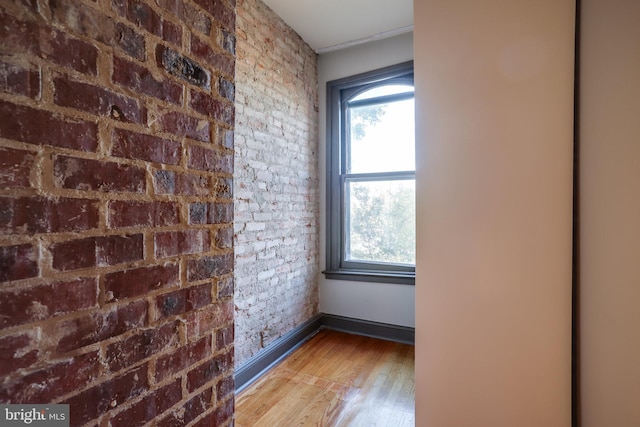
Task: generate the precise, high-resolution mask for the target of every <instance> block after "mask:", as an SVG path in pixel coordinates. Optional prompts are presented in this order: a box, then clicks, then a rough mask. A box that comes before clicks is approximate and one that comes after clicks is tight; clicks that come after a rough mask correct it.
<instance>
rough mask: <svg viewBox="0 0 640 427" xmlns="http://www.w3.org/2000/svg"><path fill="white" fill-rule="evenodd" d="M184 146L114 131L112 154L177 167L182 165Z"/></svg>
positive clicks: (170, 141) (157, 138) (151, 137)
mask: <svg viewBox="0 0 640 427" xmlns="http://www.w3.org/2000/svg"><path fill="white" fill-rule="evenodd" d="M181 149H182V145H181V144H180V143H179V142H176V141H172V140H170V139H165V138H159V137H157V136H152V135H147V134H144V133H137V132H131V131H128V130H125V129H117V128H116V129H114V130H113V133H112V148H111V154H113V155H114V156H117V157H124V158H127V159H140V160H146V161H148V162H155V163H164V164H168V165H177V164H178V163H180V158H181Z"/></svg>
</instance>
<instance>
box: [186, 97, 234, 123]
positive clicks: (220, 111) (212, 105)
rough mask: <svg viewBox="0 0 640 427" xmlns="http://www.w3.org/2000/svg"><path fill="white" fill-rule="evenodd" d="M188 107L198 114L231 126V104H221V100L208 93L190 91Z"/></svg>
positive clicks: (232, 114)
mask: <svg viewBox="0 0 640 427" xmlns="http://www.w3.org/2000/svg"><path fill="white" fill-rule="evenodd" d="M189 106H190V107H191V108H193V109H194V110H195V111H197V112H198V113H200V114H204V115H207V116H209V117H211V118H212V119H215V120H218V121H221V122H223V123H226V124H228V125H230V126H233V122H234V108H233V104H228V103H226V102H223V101H222V100H220V99H218V98H216V97H214V96H212V95H211V94H210V93H205V92H198V91H195V90H192V91H191V101H190V102H189Z"/></svg>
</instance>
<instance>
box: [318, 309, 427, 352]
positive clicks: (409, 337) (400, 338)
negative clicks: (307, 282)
mask: <svg viewBox="0 0 640 427" xmlns="http://www.w3.org/2000/svg"><path fill="white" fill-rule="evenodd" d="M322 327H323V328H326V329H333V330H336V331H342V332H348V333H350V334H357V335H364V336H367V337H373V338H379V339H383V340H387V341H395V342H401V343H403V344H410V345H414V344H415V340H416V338H415V336H416V332H415V328H410V327H408V326H398V325H390V324H387V323H380V322H373V321H370V320H362V319H353V318H351V317H343V316H336V315H334V314H323V315H322Z"/></svg>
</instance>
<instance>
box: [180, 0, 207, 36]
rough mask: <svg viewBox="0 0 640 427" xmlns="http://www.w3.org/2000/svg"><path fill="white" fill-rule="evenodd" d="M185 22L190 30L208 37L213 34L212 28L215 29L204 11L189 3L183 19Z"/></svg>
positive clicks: (185, 7)
mask: <svg viewBox="0 0 640 427" xmlns="http://www.w3.org/2000/svg"><path fill="white" fill-rule="evenodd" d="M182 19H183V20H184V22H185V23H186V24H187V25H188V26H189V28H191V29H193V30H196V31H198V32H200V33H202V34H203V35H205V36H206V37H209V36H210V34H211V28H212V27H213V25H212V23H211V19H210V18H209V17H208V16H207V15H205V14H204V13H202V11H201V10H200V9H198V8H196V7H194V6H192V5H191V4H189V3H185V5H184V15H183V17H182Z"/></svg>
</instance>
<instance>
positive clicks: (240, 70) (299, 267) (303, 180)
mask: <svg viewBox="0 0 640 427" xmlns="http://www.w3.org/2000/svg"><path fill="white" fill-rule="evenodd" d="M258 22H259V23H260V25H255V23H258ZM237 27H238V31H239V33H242V32H244V33H245V34H246V35H247V38H246V39H244V38H240V37H239V38H238V39H237V46H236V50H237V57H238V61H237V64H236V124H235V153H236V155H235V164H234V169H235V173H234V195H235V204H234V206H235V223H234V232H235V233H236V237H235V239H234V245H235V253H236V266H235V277H236V280H235V289H236V291H235V296H234V297H235V303H236V305H237V306H238V307H240V308H241V310H242V312H241V313H238V316H237V321H236V329H235V351H236V355H235V358H236V364H237V365H238V366H240V365H241V364H242V363H243V362H245V361H246V360H247V359H249V358H250V357H251V356H253V355H254V354H256V353H257V352H258V351H259V350H260V348H261V347H260V345H261V339H260V332H261V331H266V332H265V333H266V334H267V339H266V340H265V341H264V342H263V343H268V342H272V341H273V340H274V339H277V338H278V337H280V336H282V335H283V334H285V333H287V332H288V331H290V330H291V329H293V328H294V327H296V326H298V325H300V324H301V323H303V322H304V321H306V320H308V319H309V318H311V317H312V316H314V315H315V314H317V312H318V289H317V279H318V274H319V271H318V265H319V261H318V256H319V255H318V236H317V235H318V232H319V226H318V224H319V220H318V215H319V199H318V198H319V191H318V187H319V181H318V178H319V173H318V166H317V162H318V158H317V154H318V141H317V139H318V129H317V105H318V93H317V88H318V82H317V57H316V55H315V53H314V52H313V51H312V50H311V48H309V46H307V45H306V44H305V43H304V42H303V41H302V40H301V39H300V37H299V36H298V35H297V34H295V32H294V31H293V30H291V29H290V28H288V27H287V26H286V24H284V23H283V22H282V21H281V20H280V18H278V17H277V16H276V15H275V14H274V13H273V12H272V11H271V10H270V9H268V8H267V7H266V6H265V5H264V4H263V3H262V2H260V1H259V0H244V1H243V2H238V5H237ZM265 39H269V40H271V41H272V42H273V44H269V45H267V44H265V42H264V40H265Z"/></svg>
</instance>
